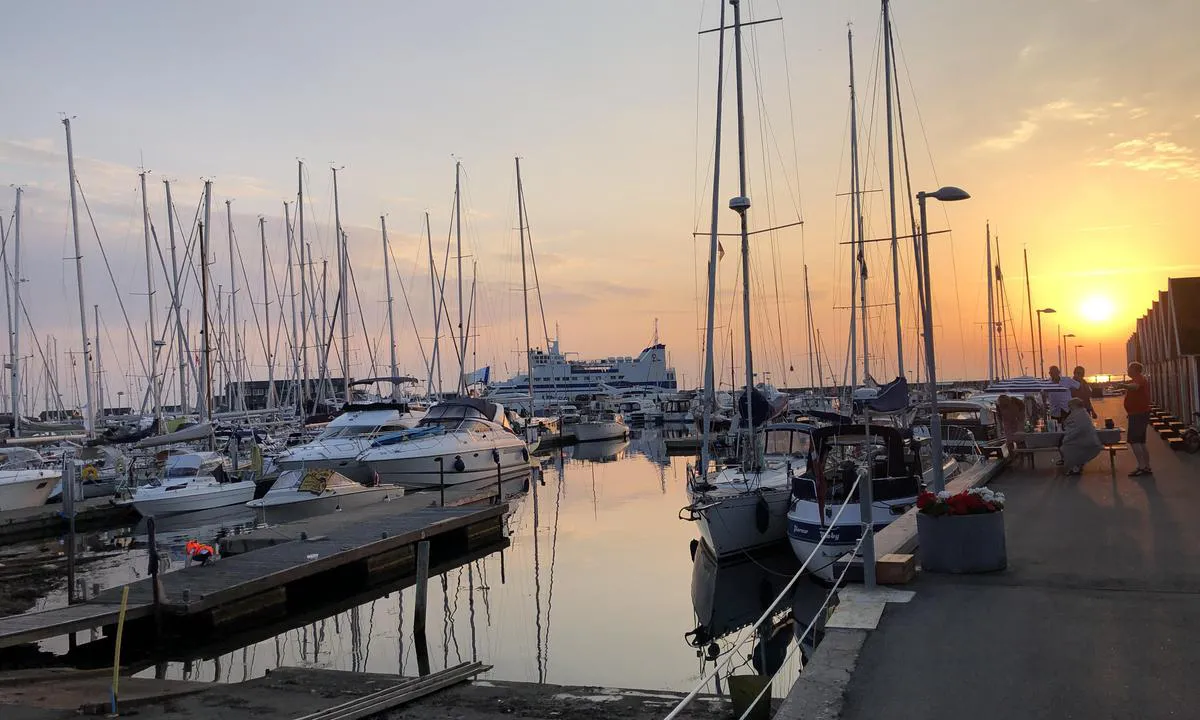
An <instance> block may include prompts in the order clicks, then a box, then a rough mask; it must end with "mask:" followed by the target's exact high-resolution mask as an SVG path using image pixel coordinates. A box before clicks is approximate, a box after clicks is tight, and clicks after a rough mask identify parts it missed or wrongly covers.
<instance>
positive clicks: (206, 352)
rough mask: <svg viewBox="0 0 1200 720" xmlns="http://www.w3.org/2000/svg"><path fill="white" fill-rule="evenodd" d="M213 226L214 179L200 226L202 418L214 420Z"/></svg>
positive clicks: (206, 183)
mask: <svg viewBox="0 0 1200 720" xmlns="http://www.w3.org/2000/svg"><path fill="white" fill-rule="evenodd" d="M210 228H212V180H205V181H204V223H203V224H202V225H201V226H200V336H201V338H203V340H204V345H203V346H202V348H201V358H200V387H199V390H200V419H201V420H202V421H204V422H210V421H211V420H212V343H211V342H210V341H209V334H210V333H211V329H210V328H209V323H208V285H209V279H208V241H209V233H210V232H211V230H210Z"/></svg>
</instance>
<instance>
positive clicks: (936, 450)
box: [917, 185, 971, 492]
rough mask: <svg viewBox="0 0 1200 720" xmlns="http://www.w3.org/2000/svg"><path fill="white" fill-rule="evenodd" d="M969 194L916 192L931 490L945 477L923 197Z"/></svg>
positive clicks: (953, 190)
mask: <svg viewBox="0 0 1200 720" xmlns="http://www.w3.org/2000/svg"><path fill="white" fill-rule="evenodd" d="M969 197H971V196H970V195H969V194H968V193H967V191H966V190H963V189H962V188H957V187H954V186H952V185H947V186H945V187H943V188H940V189H938V190H937V191H936V192H931V193H927V192H918V193H917V204H918V205H920V207H921V260H920V262H921V267H920V268H919V270H920V272H921V274H922V276H923V277H924V280H925V283H924V287H923V288H922V293H923V294H924V295H925V297H924V298H922V300H923V302H922V303H921V305H922V307H921V311H922V312H921V315H922V325H923V326H924V330H925V332H924V335H925V379H926V382H927V383H928V386H929V391H928V392H929V404H930V413H929V440H930V446H931V448H930V449H931V451H932V452H931V455H932V459H933V467H932V468H931V469H932V470H933V491H934V492H941V491H942V490H944V489H945V488H946V477H945V475H943V474H942V418H941V416H940V415H939V414H938V401H937V362H936V361H935V360H934V356H933V292H932V290H931V289H930V288H931V285H932V278H931V277H930V274H929V227H928V223H927V221H926V216H925V199H926V198H933V199H934V200H940V201H942V202H954V201H957V200H966V199H967V198H969Z"/></svg>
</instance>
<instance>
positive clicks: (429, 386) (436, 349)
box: [425, 210, 442, 398]
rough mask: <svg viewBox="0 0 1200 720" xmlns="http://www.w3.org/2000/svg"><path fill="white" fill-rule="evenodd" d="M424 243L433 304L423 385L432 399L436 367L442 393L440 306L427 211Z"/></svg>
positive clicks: (438, 390) (431, 231) (431, 232)
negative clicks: (427, 252) (425, 244)
mask: <svg viewBox="0 0 1200 720" xmlns="http://www.w3.org/2000/svg"><path fill="white" fill-rule="evenodd" d="M425 242H426V243H427V244H428V245H429V292H430V300H431V301H432V302H433V353H432V354H431V355H430V356H429V379H428V380H427V381H426V383H425V388H426V390H427V391H428V394H429V397H430V398H433V397H434V391H433V369H434V367H435V366H436V367H437V392H438V394H440V393H441V392H442V358H441V344H442V338H441V325H442V323H441V319H442V313H441V305H440V304H439V303H438V279H437V264H436V261H435V260H434V258H433V229H432V228H431V227H430V226H429V211H428V210H426V211H425Z"/></svg>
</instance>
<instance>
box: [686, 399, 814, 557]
mask: <svg viewBox="0 0 1200 720" xmlns="http://www.w3.org/2000/svg"><path fill="white" fill-rule="evenodd" d="M813 431H814V428H813V426H811V425H804V424H801V423H777V424H773V425H767V426H766V427H765V428H764V430H763V433H762V437H763V453H762V459H761V461H760V463H759V465H758V466H757V467H752V466H750V467H748V466H743V465H737V466H734V467H727V468H723V469H721V470H719V471H717V472H713V473H709V475H708V477H707V479H704V478H701V477H700V476H699V475H694V476H691V475H692V474H689V475H690V476H689V478H688V499H689V500H690V501H691V504H690V505H689V506H688V507H686V508H684V509H683V511H681V513H680V516H681V517H684V518H685V519H688V520H695V521H696V522H697V524H698V525H699V526H700V536H701V537H702V538H703V539H704V542H705V544H706V545H707V546H708V548H709V550H710V551H711V552H712V553H713V554H714V555H715V556H716V557H718V558H723V557H728V556H730V555H736V554H739V553H744V552H749V551H751V550H756V549H759V548H763V547H766V546H769V545H773V544H775V543H781V542H783V541H784V540H785V539H786V538H787V527H788V521H787V513H788V506H789V503H790V500H791V495H792V480H793V478H797V477H799V476H800V475H801V474H802V473H803V472H804V469H805V467H806V464H807V463H806V458H807V456H808V450H809V443H810V441H809V436H810V434H811V433H812V432H813ZM685 513H686V514H685Z"/></svg>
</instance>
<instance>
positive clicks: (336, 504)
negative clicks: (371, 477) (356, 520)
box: [246, 468, 404, 513]
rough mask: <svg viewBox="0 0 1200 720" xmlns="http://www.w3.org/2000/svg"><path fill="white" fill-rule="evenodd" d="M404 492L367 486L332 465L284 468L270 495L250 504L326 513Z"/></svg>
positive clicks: (390, 487) (389, 487) (387, 498)
mask: <svg viewBox="0 0 1200 720" xmlns="http://www.w3.org/2000/svg"><path fill="white" fill-rule="evenodd" d="M402 495H404V488H402V487H397V486H395V485H379V486H375V487H367V486H365V485H363V484H362V483H357V482H354V481H353V480H351V479H349V478H347V477H346V476H345V475H342V474H341V473H338V472H335V471H333V470H330V469H328V468H322V469H317V470H284V471H283V472H282V473H280V474H279V478H278V479H276V480H275V484H274V485H272V486H271V489H270V490H268V491H267V494H266V495H263V496H262V497H260V498H258V499H257V500H251V501H250V502H248V503H246V506H247V507H252V508H260V509H264V510H271V509H278V508H289V509H291V508H302V509H303V510H304V511H305V512H309V511H311V512H313V513H322V512H334V511H337V510H352V509H354V508H360V507H366V506H367V505H374V504H375V503H380V502H387V501H388V500H391V499H393V498H398V497H401V496H402Z"/></svg>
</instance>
